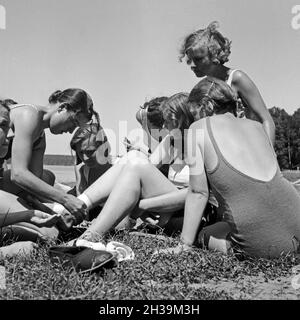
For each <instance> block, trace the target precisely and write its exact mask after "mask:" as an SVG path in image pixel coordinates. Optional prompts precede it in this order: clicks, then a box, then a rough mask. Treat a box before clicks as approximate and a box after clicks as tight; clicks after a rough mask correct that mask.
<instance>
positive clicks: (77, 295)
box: [0, 172, 300, 300]
mask: <svg viewBox="0 0 300 320" xmlns="http://www.w3.org/2000/svg"><path fill="white" fill-rule="evenodd" d="M284 175H285V176H288V178H289V180H297V179H300V173H298V172H284ZM70 181H71V180H70ZM111 240H115V241H120V242H123V243H125V244H127V245H129V246H130V247H131V248H132V249H133V250H134V252H135V260H134V261H124V262H121V263H119V265H118V267H116V268H113V269H109V270H105V272H104V273H102V274H90V275H80V274H78V273H76V272H75V271H74V270H72V269H64V268H63V267H62V265H60V264H53V263H51V262H50V259H49V256H48V253H47V252H48V248H49V244H48V245H43V246H41V247H40V249H39V250H38V251H36V252H35V253H33V254H32V255H31V256H29V257H26V258H25V257H21V256H18V257H14V258H11V259H8V260H6V261H5V262H0V265H1V264H2V265H3V264H4V265H5V268H6V289H5V290H1V289H0V300H10V299H18V300H20V299H30V300H45V299H52V300H61V299H65V300H73V299H80V300H85V299H93V300H115V299H121V300H123V299H126V300H139V299H146V300H147V299H149V300H152V299H159V300H160V299H164V300H179V299H186V300H227V299H245V300H246V299H247V300H249V299H298V300H299V299H300V289H298V290H295V289H294V288H293V287H292V285H291V280H292V277H293V275H292V268H293V267H294V266H296V265H297V264H299V263H300V262H299V260H298V257H296V256H293V255H287V256H282V257H280V258H279V259H274V260H266V259H248V260H243V261H241V260H238V259H237V258H236V257H235V256H233V255H223V254H221V253H218V252H210V251H206V250H200V249H196V250H195V251H193V252H188V253H183V254H181V255H178V256H171V255H159V256H157V257H155V258H153V257H152V253H153V251H154V250H156V249H159V248H161V249H162V248H166V247H169V246H174V245H176V244H177V243H178V238H176V237H175V238H166V239H165V240H161V239H156V238H153V237H138V236H134V235H130V234H129V232H126V231H124V232H118V233H117V234H114V235H112V234H111V235H108V236H107V241H111ZM299 274H300V273H299Z"/></svg>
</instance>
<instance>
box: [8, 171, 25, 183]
mask: <svg viewBox="0 0 300 320" xmlns="http://www.w3.org/2000/svg"><path fill="white" fill-rule="evenodd" d="M10 179H11V181H12V182H13V183H15V184H19V185H21V184H22V182H23V181H24V174H23V171H22V170H11V176H10Z"/></svg>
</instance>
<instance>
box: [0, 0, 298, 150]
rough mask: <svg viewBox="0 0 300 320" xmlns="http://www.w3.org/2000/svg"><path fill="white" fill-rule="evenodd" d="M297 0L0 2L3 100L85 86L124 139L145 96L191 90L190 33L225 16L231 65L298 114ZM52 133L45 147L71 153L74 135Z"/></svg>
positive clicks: (269, 98)
mask: <svg viewBox="0 0 300 320" xmlns="http://www.w3.org/2000/svg"><path fill="white" fill-rule="evenodd" d="M299 2H300V1H299V0H298V3H299ZM295 5H297V0H88V1H83V0H51V1H50V0H22V1H21V0H0V6H2V7H3V8H5V12H6V29H1V16H0V96H2V97H10V98H13V99H15V100H16V101H18V102H20V103H32V104H40V105H43V104H47V101H48V97H49V95H50V94H51V93H52V92H53V91H55V90H57V89H61V90H63V89H66V88H69V87H78V88H82V89H85V90H86V91H87V92H88V93H89V94H90V95H91V96H92V98H93V101H94V105H95V109H96V111H98V112H99V114H100V118H101V124H102V126H103V127H104V128H107V130H108V131H109V132H111V131H110V130H113V132H115V134H116V136H117V137H118V136H119V135H120V137H121V136H122V134H123V131H122V130H121V129H119V127H120V121H127V128H128V131H130V130H132V129H134V128H137V127H138V124H137V122H136V119H135V113H136V111H137V109H138V107H139V106H140V105H142V104H143V103H144V102H146V101H149V100H150V99H151V98H153V97H157V96H170V95H172V94H174V93H177V92H181V91H186V92H189V91H190V90H191V89H192V88H193V86H194V85H195V84H196V83H197V82H198V79H197V78H196V77H195V75H194V73H193V72H192V71H191V70H190V68H189V67H188V66H187V65H186V64H185V63H180V62H179V60H178V51H179V48H180V45H181V43H182V41H183V39H184V37H185V36H186V35H187V34H189V33H190V32H193V31H195V30H197V29H201V28H204V27H206V26H207V25H208V24H209V23H210V22H212V21H219V23H220V31H221V32H222V34H223V35H224V36H226V37H227V38H229V39H230V40H231V41H232V54H231V56H230V61H229V63H228V64H227V66H229V67H231V68H238V69H240V70H243V71H244V72H246V73H247V74H248V75H249V76H250V77H251V78H252V80H253V81H254V82H255V83H256V85H257V87H258V88H259V90H260V92H261V94H262V96H263V98H264V100H265V102H266V104H267V107H268V108H271V107H273V106H277V107H280V108H284V109H285V110H286V111H287V112H288V113H290V114H292V113H293V112H294V111H295V110H296V109H298V108H299V107H300V101H299V94H300V93H299V92H300V90H299V88H300V29H297V28H293V27H292V19H294V20H295V19H296V18H297V17H296V14H295V13H292V8H293V7H295ZM0 8H1V7H0ZM1 12H3V10H0V14H1ZM299 13H300V12H299ZM298 20H299V23H300V17H299V19H298ZM2 22H3V21H2ZM122 123H123V126H124V122H122ZM47 131H48V132H47V149H46V153H47V154H70V148H69V146H68V145H69V141H70V139H71V135H69V134H65V135H63V136H61V135H59V136H54V135H51V134H50V133H49V130H47ZM124 135H126V132H125V131H124ZM124 135H123V136H124Z"/></svg>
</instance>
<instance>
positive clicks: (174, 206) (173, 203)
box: [139, 188, 188, 213]
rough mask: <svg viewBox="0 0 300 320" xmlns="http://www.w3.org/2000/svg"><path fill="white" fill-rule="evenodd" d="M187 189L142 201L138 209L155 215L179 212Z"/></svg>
mask: <svg viewBox="0 0 300 320" xmlns="http://www.w3.org/2000/svg"><path fill="white" fill-rule="evenodd" d="M187 191H188V188H184V189H181V190H178V191H174V192H170V193H167V194H164V195H161V196H158V197H154V198H149V199H142V200H141V201H140V203H139V209H141V210H142V211H151V212H157V213H168V212H173V211H176V210H180V209H182V208H183V207H184V202H185V198H186V195H187Z"/></svg>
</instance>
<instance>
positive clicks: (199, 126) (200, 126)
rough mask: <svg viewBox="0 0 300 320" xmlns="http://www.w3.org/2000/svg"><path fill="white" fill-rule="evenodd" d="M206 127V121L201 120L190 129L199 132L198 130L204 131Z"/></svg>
mask: <svg viewBox="0 0 300 320" xmlns="http://www.w3.org/2000/svg"><path fill="white" fill-rule="evenodd" d="M205 127H206V119H205V118H203V119H200V120H197V121H195V122H193V123H192V124H191V125H190V127H189V129H190V130H197V129H204V128H205Z"/></svg>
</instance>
